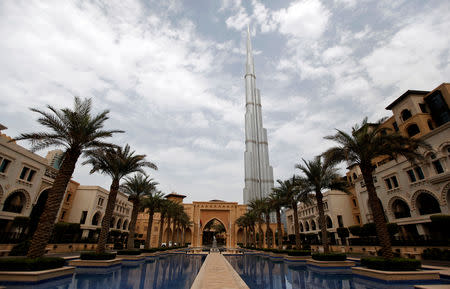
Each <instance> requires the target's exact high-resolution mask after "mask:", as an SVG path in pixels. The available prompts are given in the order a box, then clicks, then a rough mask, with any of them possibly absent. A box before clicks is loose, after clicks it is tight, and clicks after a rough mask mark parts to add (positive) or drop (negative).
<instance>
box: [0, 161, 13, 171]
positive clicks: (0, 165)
mask: <svg viewBox="0 0 450 289" xmlns="http://www.w3.org/2000/svg"><path fill="white" fill-rule="evenodd" d="M10 163H11V161H10V160H8V159H1V158H0V173H6V170H7V169H8V166H9V164H10Z"/></svg>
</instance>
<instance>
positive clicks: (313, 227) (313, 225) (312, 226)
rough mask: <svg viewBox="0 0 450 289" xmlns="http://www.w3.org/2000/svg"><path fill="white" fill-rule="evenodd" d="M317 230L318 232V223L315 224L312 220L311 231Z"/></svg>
mask: <svg viewBox="0 0 450 289" xmlns="http://www.w3.org/2000/svg"><path fill="white" fill-rule="evenodd" d="M315 230H316V222H314V220H311V231H315Z"/></svg>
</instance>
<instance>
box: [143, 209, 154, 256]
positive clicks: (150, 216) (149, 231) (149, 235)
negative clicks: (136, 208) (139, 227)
mask: <svg viewBox="0 0 450 289" xmlns="http://www.w3.org/2000/svg"><path fill="white" fill-rule="evenodd" d="M154 214H155V212H154V211H153V210H149V211H148V224H147V236H146V238H145V249H150V247H151V245H152V226H153V215H154Z"/></svg>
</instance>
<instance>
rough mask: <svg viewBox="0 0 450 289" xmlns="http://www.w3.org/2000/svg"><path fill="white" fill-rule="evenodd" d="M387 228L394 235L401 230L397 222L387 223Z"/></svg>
mask: <svg viewBox="0 0 450 289" xmlns="http://www.w3.org/2000/svg"><path fill="white" fill-rule="evenodd" d="M387 230H388V232H389V235H390V236H391V237H393V236H394V235H395V234H397V233H398V232H400V227H399V225H397V224H396V223H387Z"/></svg>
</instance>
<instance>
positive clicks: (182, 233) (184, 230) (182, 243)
mask: <svg viewBox="0 0 450 289" xmlns="http://www.w3.org/2000/svg"><path fill="white" fill-rule="evenodd" d="M182 227H183V230H182V231H181V245H182V246H183V247H184V244H185V242H184V241H185V240H184V234H185V233H186V228H185V227H184V226H182Z"/></svg>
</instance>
